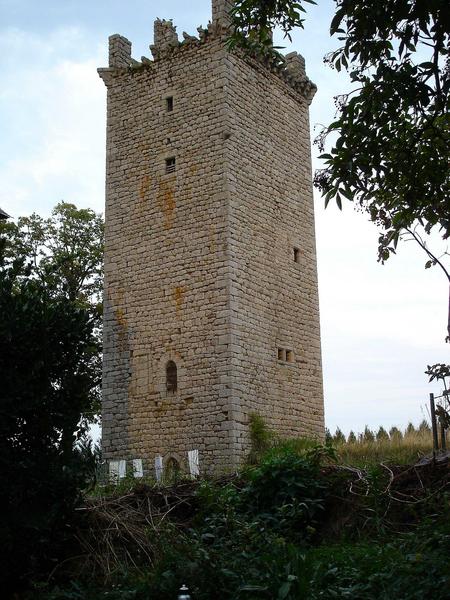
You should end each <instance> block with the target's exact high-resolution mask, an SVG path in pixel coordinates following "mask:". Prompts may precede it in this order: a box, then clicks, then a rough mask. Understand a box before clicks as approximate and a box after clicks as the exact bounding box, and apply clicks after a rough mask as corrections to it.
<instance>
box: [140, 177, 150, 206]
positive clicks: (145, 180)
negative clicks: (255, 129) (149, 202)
mask: <svg viewBox="0 0 450 600" xmlns="http://www.w3.org/2000/svg"><path fill="white" fill-rule="evenodd" d="M151 182H152V179H151V177H150V176H149V175H144V177H142V179H141V183H140V185H139V198H140V199H141V200H142V201H143V200H145V196H146V195H147V194H148V191H149V189H150V184H151Z"/></svg>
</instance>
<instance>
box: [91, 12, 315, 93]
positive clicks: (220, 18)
mask: <svg viewBox="0 0 450 600" xmlns="http://www.w3.org/2000/svg"><path fill="white" fill-rule="evenodd" d="M232 6H233V2H232V0H212V21H210V22H209V23H208V25H207V27H206V28H204V27H202V26H200V27H198V28H197V32H198V37H196V36H193V35H190V34H188V33H186V32H183V34H182V39H181V40H180V39H179V38H178V34H177V31H176V29H177V28H176V26H175V25H174V23H173V21H172V20H171V19H170V20H165V19H156V21H155V22H154V35H153V44H151V45H150V46H149V48H150V51H151V54H152V59H150V58H147V57H146V56H142V57H141V60H140V61H138V60H135V59H133V58H132V56H131V42H130V41H129V40H127V39H126V38H125V37H123V36H121V35H119V34H114V35H112V36H110V38H109V67H108V68H101V69H98V73H99V75H100V77H101V78H102V79H103V81H104V83H105V85H107V86H109V85H111V84H112V82H113V81H114V79H115V78H116V77H117V76H119V75H120V74H122V73H123V72H124V71H131V72H132V71H136V70H140V69H149V68H150V69H151V68H153V67H154V66H155V65H156V64H157V63H158V61H161V60H164V59H167V58H169V57H175V56H177V57H179V60H182V56H181V55H180V53H183V52H184V51H185V50H186V49H187V48H189V47H192V46H198V45H200V44H206V43H208V42H214V41H217V40H221V41H222V42H223V43H225V42H226V40H227V38H228V36H229V35H230V29H229V27H230V23H231V19H230V16H229V15H230V10H231V8H232ZM234 52H235V53H237V54H238V55H240V56H241V58H243V59H244V60H247V61H248V62H250V63H251V64H253V65H254V66H255V67H256V68H259V69H261V68H262V69H265V70H266V71H269V72H272V73H274V74H276V75H277V76H278V77H280V78H281V79H282V80H283V81H284V82H285V83H286V84H287V85H288V86H289V87H290V88H291V89H292V90H293V91H295V92H296V93H298V94H300V95H301V96H303V97H304V98H305V100H306V102H307V103H308V104H310V103H311V101H312V99H313V97H314V94H315V93H316V91H317V87H316V85H315V84H314V83H313V82H312V81H311V80H310V79H309V78H308V77H307V75H306V72H305V59H304V58H303V56H301V55H300V54H298V53H297V52H290V53H289V54H286V56H285V57H284V61H283V63H282V64H269V63H268V62H267V60H264V59H263V58H262V57H261V58H260V57H258V56H254V55H253V56H249V55H248V54H247V53H246V52H244V51H243V50H240V49H239V48H236V49H235V50H234Z"/></svg>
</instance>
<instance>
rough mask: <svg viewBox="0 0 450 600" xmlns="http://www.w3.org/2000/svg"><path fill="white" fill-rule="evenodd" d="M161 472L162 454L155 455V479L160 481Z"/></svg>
mask: <svg viewBox="0 0 450 600" xmlns="http://www.w3.org/2000/svg"><path fill="white" fill-rule="evenodd" d="M162 474H163V458H162V456H159V455H158V456H155V477H156V481H161V479H162Z"/></svg>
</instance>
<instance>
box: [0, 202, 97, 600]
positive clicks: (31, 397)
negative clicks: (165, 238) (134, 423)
mask: <svg viewBox="0 0 450 600" xmlns="http://www.w3.org/2000/svg"><path fill="white" fill-rule="evenodd" d="M0 234H1V236H0V314H1V315H2V318H1V320H0V373H1V374H2V385H1V386H0V417H1V418H0V505H1V507H2V512H1V517H0V534H1V538H2V554H3V556H2V557H1V558H0V560H1V562H2V567H3V569H2V573H1V575H0V580H1V582H2V584H3V590H5V589H8V585H9V586H11V589H12V590H13V591H16V590H17V588H18V587H20V585H21V584H22V585H25V584H26V582H27V580H28V578H29V577H30V575H31V574H33V573H34V574H35V573H39V572H40V571H41V570H45V569H46V568H48V567H49V566H50V565H52V564H53V565H54V564H55V561H56V560H57V559H59V558H61V553H62V552H63V548H64V545H65V544H67V543H71V544H73V537H71V536H70V535H69V534H70V531H71V527H72V524H73V521H74V514H75V513H74V507H75V506H76V505H77V502H78V499H79V493H80V488H81V487H82V486H83V485H84V482H85V479H86V476H88V475H90V473H89V474H88V473H86V471H85V468H84V463H85V462H86V460H85V459H86V455H87V454H89V453H88V452H87V450H86V448H84V446H83V447H81V450H80V448H79V447H78V446H77V443H78V442H80V441H81V440H83V438H84V436H85V433H86V431H87V428H88V425H89V423H90V422H91V421H92V420H93V415H94V413H95V412H96V411H97V409H98V404H99V382H100V370H99V366H100V352H101V345H100V338H99V335H100V318H101V312H100V310H99V300H100V284H101V269H102V264H101V255H102V223H101V219H100V218H99V217H98V216H97V215H95V213H93V212H92V211H82V210H81V211H80V210H78V209H76V207H74V206H73V205H68V204H64V203H61V204H59V205H58V206H57V207H56V208H55V211H54V212H53V215H52V217H51V219H47V220H43V219H41V218H40V217H38V216H37V215H32V216H31V217H29V218H23V219H19V221H18V224H17V225H14V224H12V223H6V224H2V225H1V229H0ZM83 448H84V450H83ZM85 450H86V451H85ZM90 466H91V465H90ZM7 595H8V593H7Z"/></svg>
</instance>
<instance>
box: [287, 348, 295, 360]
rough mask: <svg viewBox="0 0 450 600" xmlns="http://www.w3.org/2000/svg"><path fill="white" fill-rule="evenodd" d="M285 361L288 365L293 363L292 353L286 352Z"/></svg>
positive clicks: (290, 351)
mask: <svg viewBox="0 0 450 600" xmlns="http://www.w3.org/2000/svg"><path fill="white" fill-rule="evenodd" d="M286 361H287V362H290V363H293V362H294V353H293V351H292V350H286Z"/></svg>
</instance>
